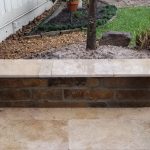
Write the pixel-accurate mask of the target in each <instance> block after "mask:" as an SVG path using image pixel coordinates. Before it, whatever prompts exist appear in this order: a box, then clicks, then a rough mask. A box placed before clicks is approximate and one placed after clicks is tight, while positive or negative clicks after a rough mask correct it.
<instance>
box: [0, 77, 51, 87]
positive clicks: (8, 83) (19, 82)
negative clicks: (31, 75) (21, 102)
mask: <svg viewBox="0 0 150 150" xmlns="http://www.w3.org/2000/svg"><path fill="white" fill-rule="evenodd" d="M43 86H48V79H0V88H24V87H43Z"/></svg>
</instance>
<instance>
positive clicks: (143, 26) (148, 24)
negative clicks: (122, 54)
mask: <svg viewBox="0 0 150 150" xmlns="http://www.w3.org/2000/svg"><path fill="white" fill-rule="evenodd" d="M148 29H150V7H130V8H120V9H118V11H117V16H116V18H115V19H114V20H113V21H112V22H109V23H107V24H106V25H104V26H101V27H98V28H97V36H98V38H100V37H101V35H102V33H103V32H107V31H122V32H130V33H131V34H132V37H133V39H132V42H131V46H135V39H136V35H137V34H140V33H141V32H142V31H146V30H148Z"/></svg>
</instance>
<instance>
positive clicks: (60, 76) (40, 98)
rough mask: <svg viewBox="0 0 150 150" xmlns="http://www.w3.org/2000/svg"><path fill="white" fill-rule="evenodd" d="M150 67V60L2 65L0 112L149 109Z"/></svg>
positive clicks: (5, 63)
mask: <svg viewBox="0 0 150 150" xmlns="http://www.w3.org/2000/svg"><path fill="white" fill-rule="evenodd" d="M149 65H150V60H149V59H145V60H133V59H132V60H131V59H130V60H1V61H0V78H1V79H0V107H148V106H150V68H149ZM122 68H123V69H122Z"/></svg>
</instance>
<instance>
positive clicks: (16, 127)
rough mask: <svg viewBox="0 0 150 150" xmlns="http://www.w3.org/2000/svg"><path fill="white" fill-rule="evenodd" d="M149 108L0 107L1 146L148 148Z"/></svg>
mask: <svg viewBox="0 0 150 150" xmlns="http://www.w3.org/2000/svg"><path fill="white" fill-rule="evenodd" d="M149 114H150V108H125V109H124V108H121V109H120V108H117V109H111V108H109V109H108V108H105V109H103V108H101V109H100V108H98V109H96V108H94V109H92V108H86V109H85V108H79V109H78V108H75V109H71V108H67V109H66V108H64V109H63V108H61V109H60V108H59V109H58V108H57V109H56V108H55V109H54V108H53V109H50V108H47V109H46V108H45V109H43V108H42V109H40V108H39V109H37V108H36V109H31V108H30V109H22V108H16V109H15V108H13V109H10V108H1V109H0V135H1V136H0V150H149V147H150V142H149V139H150V117H149Z"/></svg>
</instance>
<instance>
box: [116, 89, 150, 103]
mask: <svg viewBox="0 0 150 150" xmlns="http://www.w3.org/2000/svg"><path fill="white" fill-rule="evenodd" d="M116 99H118V100H141V101H142V100H150V91H149V90H117V91H116Z"/></svg>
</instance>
